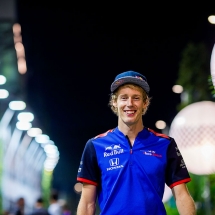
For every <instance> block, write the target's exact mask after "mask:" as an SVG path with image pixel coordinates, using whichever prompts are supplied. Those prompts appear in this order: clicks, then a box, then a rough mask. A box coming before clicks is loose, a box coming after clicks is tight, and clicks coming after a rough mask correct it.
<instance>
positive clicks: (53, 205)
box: [48, 192, 62, 215]
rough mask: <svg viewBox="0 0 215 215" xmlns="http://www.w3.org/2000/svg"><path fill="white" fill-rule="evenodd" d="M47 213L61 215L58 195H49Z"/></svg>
mask: <svg viewBox="0 0 215 215" xmlns="http://www.w3.org/2000/svg"><path fill="white" fill-rule="evenodd" d="M48 212H49V214H50V215H62V207H61V205H60V203H59V202H58V193H56V192H53V193H51V196H50V205H49V207H48Z"/></svg>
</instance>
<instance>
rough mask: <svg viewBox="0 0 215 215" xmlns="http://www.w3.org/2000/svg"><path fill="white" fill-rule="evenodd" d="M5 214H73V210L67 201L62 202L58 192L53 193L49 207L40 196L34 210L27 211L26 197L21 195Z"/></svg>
mask: <svg viewBox="0 0 215 215" xmlns="http://www.w3.org/2000/svg"><path fill="white" fill-rule="evenodd" d="M3 215H72V212H71V210H70V209H69V207H68V205H67V204H66V203H64V204H61V203H60V201H59V196H58V193H52V194H51V196H50V199H49V206H48V207H45V204H44V199H43V198H42V197H40V198H38V199H37V200H36V202H35V205H34V208H33V210H32V212H30V213H27V212H26V211H25V199H24V198H23V197H20V198H18V199H17V201H16V204H15V205H14V208H12V209H10V210H7V211H4V213H3Z"/></svg>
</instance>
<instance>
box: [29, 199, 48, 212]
mask: <svg viewBox="0 0 215 215" xmlns="http://www.w3.org/2000/svg"><path fill="white" fill-rule="evenodd" d="M31 215H50V214H49V213H48V210H47V209H46V208H45V207H44V201H43V199H42V198H38V199H37V201H36V203H35V208H34V210H33V212H32V213H31Z"/></svg>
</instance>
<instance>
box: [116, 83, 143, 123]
mask: <svg viewBox="0 0 215 215" xmlns="http://www.w3.org/2000/svg"><path fill="white" fill-rule="evenodd" d="M117 95H118V97H117V100H116V101H115V102H114V103H113V105H114V106H115V107H117V110H118V119H119V120H118V122H119V123H124V124H126V125H127V126H131V125H134V124H138V123H140V124H141V125H142V113H143V109H144V108H146V103H145V102H144V101H143V94H142V92H141V91H140V90H138V89H133V88H130V87H127V86H124V87H121V88H120V89H119V90H118V92H117Z"/></svg>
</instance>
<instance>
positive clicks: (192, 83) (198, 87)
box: [176, 43, 212, 111]
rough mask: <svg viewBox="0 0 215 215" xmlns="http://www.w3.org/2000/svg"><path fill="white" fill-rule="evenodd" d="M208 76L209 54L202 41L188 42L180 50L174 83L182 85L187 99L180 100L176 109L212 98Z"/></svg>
mask: <svg viewBox="0 0 215 215" xmlns="http://www.w3.org/2000/svg"><path fill="white" fill-rule="evenodd" d="M209 76H210V54H209V50H208V49H207V47H206V45H205V44H204V43H199V44H194V43H189V44H188V45H187V46H186V47H185V49H184V50H183V52H182V59H181V62H180V64H179V74H178V79H177V81H176V84H179V85H182V86H183V88H184V91H185V92H186V94H187V99H186V100H182V102H181V104H179V106H178V107H177V109H178V111H180V110H181V109H183V108H184V107H185V106H187V105H189V104H191V103H194V102H198V101H203V100H212V94H211V88H210V87H209V86H208V81H209V80H208V77H209Z"/></svg>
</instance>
